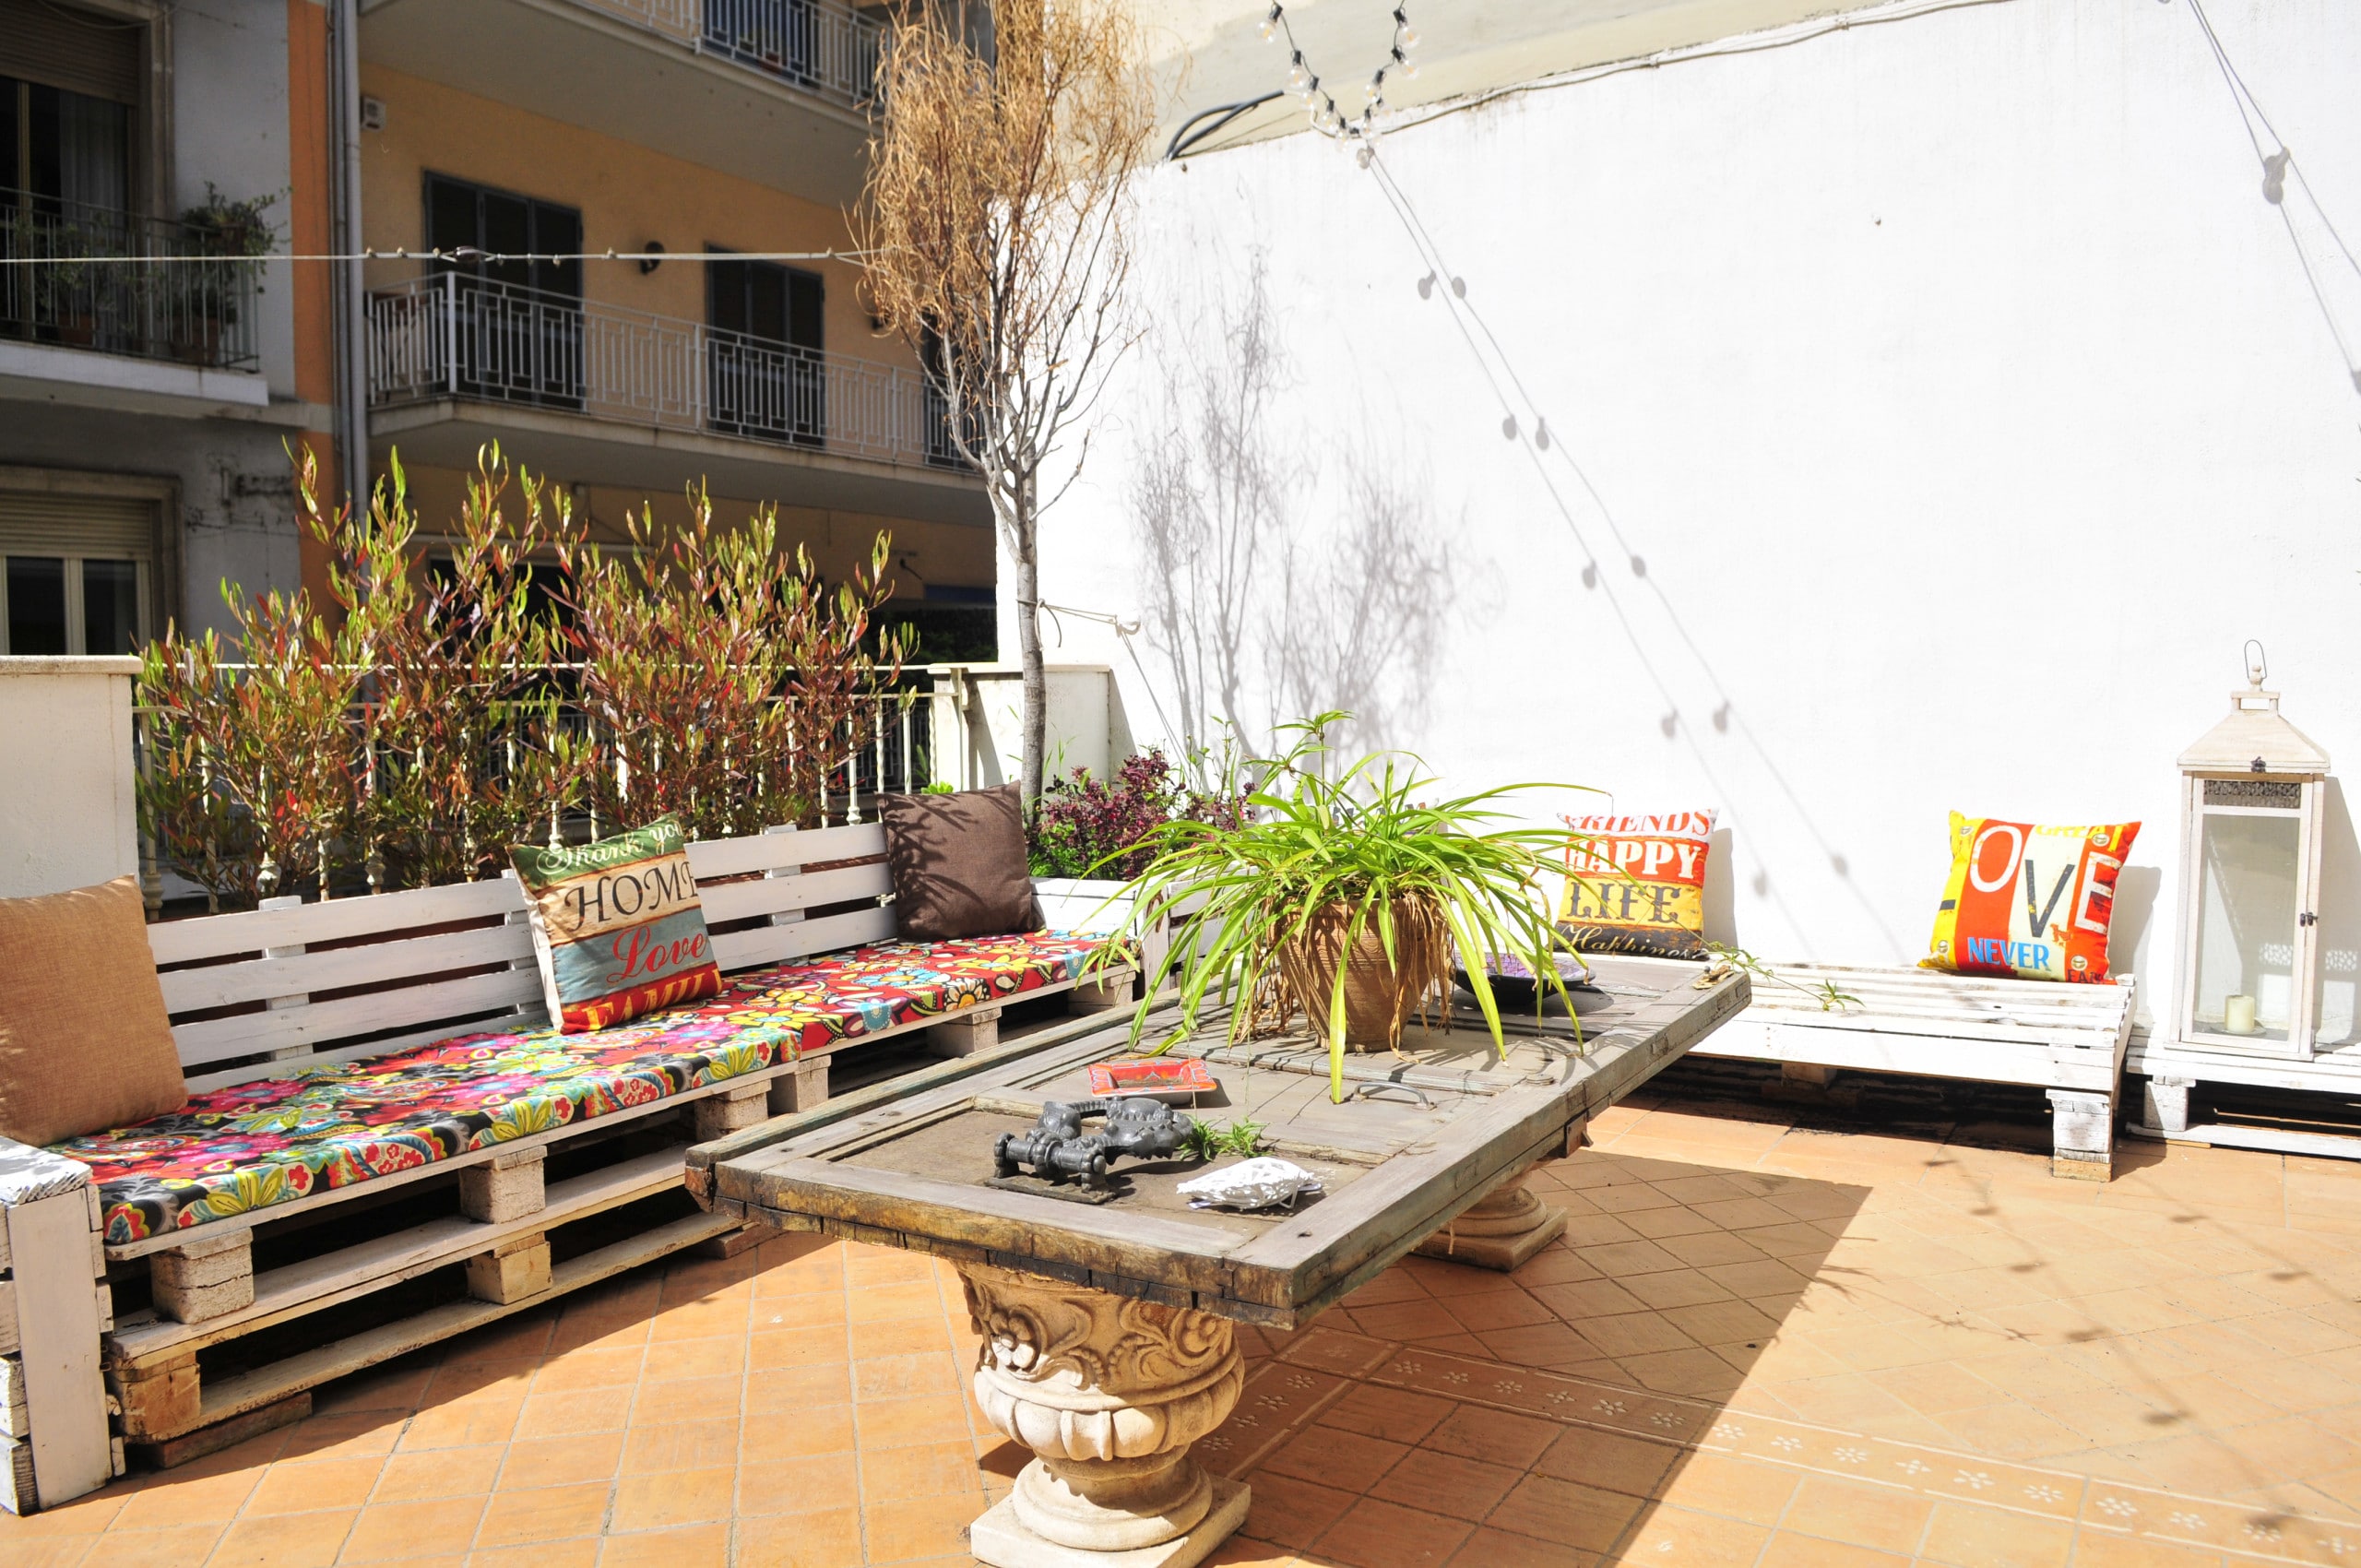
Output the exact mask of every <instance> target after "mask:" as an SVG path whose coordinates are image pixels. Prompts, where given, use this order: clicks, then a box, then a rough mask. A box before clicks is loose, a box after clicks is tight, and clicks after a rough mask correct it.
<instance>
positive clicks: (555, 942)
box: [508, 816, 721, 1034]
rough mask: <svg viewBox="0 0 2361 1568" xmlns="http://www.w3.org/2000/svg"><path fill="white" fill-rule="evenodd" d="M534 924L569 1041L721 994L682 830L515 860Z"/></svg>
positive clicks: (547, 985)
mask: <svg viewBox="0 0 2361 1568" xmlns="http://www.w3.org/2000/svg"><path fill="white" fill-rule="evenodd" d="M508 858H509V860H510V861H512V862H513V863H514V864H515V865H516V878H517V880H518V881H519V882H521V883H523V884H524V885H525V902H526V905H527V907H528V909H529V911H530V913H531V917H532V921H533V947H534V950H535V953H536V956H538V957H539V958H540V968H541V991H542V993H543V995H544V996H545V997H546V998H547V999H548V1002H549V1009H550V1017H551V1020H552V1022H554V1023H555V1024H556V1025H557V1027H558V1029H559V1032H561V1033H563V1034H585V1033H587V1032H588V1031H590V1030H592V1029H603V1028H610V1027H611V1026H612V1025H615V1024H620V1023H623V1022H624V1021H625V1020H627V1019H631V1018H636V1017H638V1016H640V1015H641V1014H643V1013H652V1012H654V1011H656V1010H657V1009H658V1008H659V1007H672V1006H677V1005H678V1004H681V1003H683V1002H694V1001H699V1000H701V999H703V998H705V997H708V996H714V995H718V994H719V992H720V991H721V970H720V969H719V968H718V967H717V966H716V965H715V963H714V960H713V944H712V941H711V940H710V938H708V937H707V935H706V928H705V906H704V904H703V903H701V902H700V901H699V900H698V898H697V885H696V879H695V878H694V877H693V876H691V875H690V874H689V855H688V849H687V845H686V842H685V840H684V839H683V837H682V833H681V825H680V823H679V822H677V821H675V820H674V819H673V818H671V817H669V816H668V817H664V818H661V819H659V820H658V821H656V822H653V823H650V824H649V825H648V826H646V827H643V828H640V829H638V830H636V831H635V832H631V833H620V834H617V835H616V836H615V837H612V838H601V839H599V841H598V842H597V843H595V844H572V845H567V846H565V847H564V848H562V849H535V848H533V847H531V846H530V845H523V844H520V845H517V846H516V847H515V848H513V849H510V850H509V851H508Z"/></svg>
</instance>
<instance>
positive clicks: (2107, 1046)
mask: <svg viewBox="0 0 2361 1568" xmlns="http://www.w3.org/2000/svg"><path fill="white" fill-rule="evenodd" d="M1771 968H1772V969H1773V971H1774V973H1775V974H1777V975H1778V976H1780V977H1781V978H1782V979H1784V980H1788V981H1792V982H1793V984H1792V985H1781V984H1775V983H1771V984H1763V985H1759V986H1757V987H1756V988H1755V991H1754V999H1753V1001H1752V1003H1751V1004H1750V1005H1749V1006H1748V1008H1747V1011H1746V1013H1745V1014H1744V1016H1741V1017H1739V1018H1738V1019H1737V1020H1735V1021H1734V1022H1732V1023H1731V1025H1730V1026H1729V1027H1728V1028H1725V1029H1723V1030H1722V1031H1721V1032H1720V1033H1719V1034H1717V1035H1714V1037H1713V1038H1712V1039H1708V1040H1706V1041H1704V1042H1703V1043H1702V1044H1700V1045H1698V1046H1697V1047H1695V1050H1696V1051H1697V1054H1699V1055H1701V1056H1719V1057H1737V1058H1741V1059H1746V1060H1752V1061H1760V1062H1776V1063H1780V1064H1781V1066H1782V1070H1783V1072H1784V1073H1785V1074H1786V1075H1787V1081H1786V1086H1785V1091H1786V1092H1787V1093H1790V1094H1797V1093H1803V1094H1809V1093H1810V1092H1812V1090H1813V1088H1814V1087H1816V1086H1817V1087H1824V1086H1825V1083H1826V1076H1827V1071H1828V1070H1829V1069H1831V1068H1848V1069H1852V1070H1855V1071H1865V1072H1882V1073H1910V1074H1919V1075H1927V1076H1930V1077H1940V1078H1955V1079H1962V1080H1967V1081H1972V1082H1976V1083H1999V1084H2023V1085H2026V1086H2029V1087H2035V1088H2040V1089H2044V1090H2046V1091H2047V1093H2048V1097H2049V1102H2050V1112H2051V1138H2052V1144H2051V1158H2050V1171H2051V1174H2053V1175H2057V1176H2065V1177H2072V1178H2079V1179H2085V1180H2095V1181H2106V1179H2107V1178H2108V1177H2109V1176H2110V1175H2111V1174H2112V1172H2113V1158H2114V1146H2115V1135H2114V1129H2115V1124H2116V1122H2117V1121H2118V1115H2117V1106H2118V1092H2119V1088H2120V1086H2121V1083H2122V1078H2123V1063H2124V1056H2125V1052H2126V1051H2127V1049H2128V1048H2129V1045H2130V1038H2131V1020H2132V1010H2133V1002H2134V1000H2135V992H2134V989H2133V986H2132V983H2131V981H2130V979H2129V978H2128V977H2127V978H2125V979H2123V980H2119V981H2118V983H2116V984H2113V985H2069V984H2063V983H2053V982H2048V981H2042V980H1996V979H1989V978H1985V977H1980V976H1979V977H1968V976H1959V975H1951V974H1945V973H1942V972H1940V971H1939V970H1933V969H1919V968H1870V967H1867V966H1857V965H1827V964H1774V965H1772V966H1771ZM1821 980H1827V981H1830V982H1832V983H1833V984H1834V985H1835V986H1836V987H1837V989H1838V990H1840V991H1843V992H1847V993H1849V994H1850V995H1852V996H1854V997H1856V998H1857V1001H1856V1002H1855V1003H1853V1004H1846V1005H1844V1006H1840V1007H1823V1006H1822V1005H1821V1001H1820V999H1819V998H1818V997H1816V996H1814V995H1811V994H1809V990H1810V988H1811V987H1813V986H1815V985H1817V984H1818V983H1819V982H1821ZM1797 987H1801V988H1803V989H1801V990H1798V989H1796V988H1797Z"/></svg>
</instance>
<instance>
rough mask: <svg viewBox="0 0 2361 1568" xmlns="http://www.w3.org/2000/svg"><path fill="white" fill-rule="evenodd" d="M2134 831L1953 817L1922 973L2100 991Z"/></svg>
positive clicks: (2124, 825) (2118, 826) (2133, 827)
mask: <svg viewBox="0 0 2361 1568" xmlns="http://www.w3.org/2000/svg"><path fill="white" fill-rule="evenodd" d="M2139 836H2140V825H2139V824H2138V823H2136V822H2111V823H2102V824H2099V825H2097V826H2090V827H2052V826H2042V825H2040V824H2036V823H2030V822H2001V821H1999V820H1998V819H1996V818H1992V817H1970V816H1962V815H1960V814H1959V813H1957V812H1953V813H1952V869H1951V875H1950V877H1949V878H1948V879H1947V880H1946V881H1945V882H1944V884H1943V901H1942V903H1941V904H1940V905H1939V906H1937V909H1936V912H1935V934H1934V940H1933V942H1932V944H1930V946H1931V950H1930V951H1929V952H1928V955H1927V956H1925V957H1924V958H1921V959H1920V960H1918V962H1919V967H1920V968H1928V969H1947V970H1949V971H1950V972H1952V974H1957V975H2004V976H2008V977H2011V978H2012V979H2016V980H2070V981H2079V982H2082V983H2084V984H2095V983H2098V982H2100V981H2103V980H2106V978H2107V968H2106V940H2107V929H2108V927H2109V925H2110V924H2111V923H2112V922H2113V921H2114V919H2115V882H2116V878H2117V877H2118V876H2119V875H2121V874H2122V872H2123V862H2124V861H2125V860H2126V859H2128V858H2129V857H2130V853H2131V841H2132V840H2133V839H2134V838H2137V837H2139Z"/></svg>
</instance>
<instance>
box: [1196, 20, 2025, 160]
mask: <svg viewBox="0 0 2361 1568" xmlns="http://www.w3.org/2000/svg"><path fill="white" fill-rule="evenodd" d="M2015 3H2016V0H1902V3H1900V4H1896V5H1891V6H1880V7H1878V8H1875V9H1871V10H1866V11H1850V12H1845V13H1844V14H1842V15H1840V16H1834V17H1828V18H1821V19H1819V20H1816V21H1811V22H1804V23H1798V24H1797V25H1795V26H1793V27H1788V28H1780V29H1774V30H1765V31H1763V32H1760V33H1753V34H1749V35H1747V36H1745V37H1743V38H1738V39H1732V40H1727V41H1725V42H1714V43H1696V44H1683V45H1679V46H1677V47H1674V48H1670V49H1660V50H1658V51H1656V52H1655V53H1652V54H1641V55H1635V56H1633V57H1632V58H1631V59H1628V60H1613V61H1608V62H1606V63H1604V64H1601V65H1583V66H1577V67H1575V68H1574V69H1572V70H1566V71H1560V72H1557V73H1555V74H1553V75H1550V76H1545V77H1536V78H1534V79H1533V80H1531V81H1524V82H1513V83H1510V84H1508V85H1506V86H1502V87H1496V88H1488V89H1484V90H1483V91H1481V92H1473V93H1468V94H1465V96H1462V97H1457V98H1453V99H1449V100H1446V101H1442V102H1437V103H1430V104H1420V105H1417V106H1415V107H1411V108H1404V109H1395V108H1394V107H1392V106H1391V105H1384V106H1383V107H1382V109H1381V110H1380V112H1379V113H1375V114H1372V115H1369V116H1368V117H1367V128H1359V127H1360V125H1361V122H1360V121H1358V120H1357V121H1354V122H1351V123H1350V124H1351V125H1353V126H1354V127H1355V128H1354V129H1352V130H1350V131H1346V130H1343V129H1339V130H1338V131H1336V132H1335V133H1331V134H1332V135H1335V136H1336V137H1337V138H1338V139H1345V138H1346V137H1347V136H1349V137H1353V138H1355V139H1360V140H1363V141H1365V142H1366V141H1373V140H1375V139H1376V137H1377V134H1378V133H1381V132H1383V133H1391V132H1394V131H1397V130H1409V129H1412V128H1414V127H1416V126H1419V125H1430V124H1431V123H1433V122H1434V121H1436V120H1440V119H1442V118H1443V117H1445V116H1447V115H1451V114H1458V113H1465V112H1466V111H1467V110H1470V109H1479V108H1482V107H1483V106H1484V105H1485V104H1488V103H1496V102H1499V101H1501V100H1502V99H1505V98H1513V97H1518V96H1521V95H1523V94H1525V93H1529V92H1546V91H1548V90H1550V89H1554V88H1566V87H1578V86H1580V85H1582V84H1584V83H1585V82H1594V81H1599V80H1602V79H1604V78H1605V77H1615V76H1621V75H1623V74H1625V73H1626V72H1630V71H1653V70H1655V69H1658V68H1659V67H1661V66H1665V65H1679V64H1682V63H1684V62H1687V61H1691V60H1715V59H1724V58H1727V57H1729V56H1732V55H1738V54H1758V53H1763V52H1764V51H1767V50H1773V49H1786V48H1791V47H1793V46H1794V45H1796V44H1798V43H1809V42H1812V41H1813V40H1815V39H1821V38H1826V37H1828V36H1830V35H1831V34H1834V33H1841V32H1846V31H1849V30H1853V29H1855V28H1865V27H1876V26H1879V25H1880V24H1883V23H1888V22H1901V21H1910V20H1913V19H1915V18H1919V17H1928V16H1934V15H1936V14H1938V13H1940V12H1943V11H1960V10H1967V9H1971V8H1974V7H1976V6H2006V5H2013V4H2015ZM1406 9H1407V7H1406V6H1404V7H1402V8H1397V9H1396V10H1395V12H1394V17H1395V18H1396V20H1395V42H1396V48H1397V50H1398V52H1399V61H1398V64H1397V63H1396V62H1395V61H1394V60H1392V59H1389V61H1388V62H1387V64H1386V65H1384V66H1382V67H1381V68H1380V70H1379V71H1378V73H1377V74H1376V75H1377V77H1384V76H1388V75H1394V76H1402V77H1416V76H1417V75H1418V68H1417V65H1416V64H1415V63H1414V62H1413V61H1411V60H1410V58H1409V46H1408V45H1405V44H1402V43H1401V42H1400V34H1401V32H1402V30H1403V29H1405V28H1406V26H1407V25H1408V24H1407V21H1406V18H1405V12H1406ZM1263 25H1264V37H1265V38H1271V37H1273V36H1274V35H1284V36H1285V37H1286V38H1287V46H1288V49H1289V50H1290V52H1291V53H1294V54H1295V55H1296V57H1297V59H1298V61H1300V59H1301V55H1300V52H1299V51H1297V50H1296V49H1295V39H1294V35H1293V33H1292V32H1289V31H1287V28H1286V13H1285V11H1284V8H1283V7H1282V6H1278V5H1274V6H1272V7H1271V15H1270V16H1269V17H1267V18H1265V19H1264V24H1263ZM1412 41H1413V42H1416V34H1415V33H1413V34H1412ZM1307 75H1308V67H1307ZM1317 79H1318V78H1316V77H1312V78H1311V80H1313V81H1314V82H1316V81H1317ZM1372 83H1373V85H1375V86H1377V87H1378V89H1379V96H1378V97H1377V98H1375V99H1373V100H1372V103H1373V104H1383V99H1382V88H1383V84H1382V82H1380V81H1378V80H1377V79H1376V77H1372ZM1290 90H1294V89H1290ZM1271 96H1275V95H1271ZM1267 101H1269V98H1268V97H1265V98H1262V99H1257V100H1253V101H1251V102H1250V103H1249V104H1248V105H1247V107H1249V108H1252V107H1254V106H1255V105H1257V104H1260V103H1264V102H1267ZM1223 107H1224V108H1225V109H1227V108H1230V107H1235V106H1233V105H1224V106H1223ZM1315 107H1316V106H1315ZM1231 118H1232V119H1234V118H1236V116H1235V115H1233V116H1231ZM1224 124H1225V125H1227V124H1228V122H1227V121H1225V122H1224ZM1220 128H1221V127H1218V126H1217V127H1211V128H1209V129H1208V130H1207V132H1206V133H1205V134H1204V136H1203V137H1193V138H1192V139H1191V140H1190V141H1189V142H1188V143H1186V144H1184V145H1182V146H1181V148H1180V151H1179V153H1178V154H1177V155H1176V156H1181V157H1186V156H1188V155H1189V154H1191V153H1194V152H1219V151H1222V150H1223V149H1225V148H1231V147H1235V146H1238V145H1240V142H1242V141H1244V140H1245V139H1247V138H1248V137H1251V136H1252V135H1253V128H1252V127H1249V128H1247V129H1245V130H1242V131H1240V132H1239V133H1238V134H1237V135H1235V136H1233V137H1228V139H1225V140H1221V141H1215V140H1213V139H1212V137H1213V136H1214V134H1215V133H1216V131H1217V130H1219V129H1220Z"/></svg>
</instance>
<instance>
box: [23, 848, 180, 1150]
mask: <svg viewBox="0 0 2361 1568" xmlns="http://www.w3.org/2000/svg"><path fill="white" fill-rule="evenodd" d="M0 953H5V954H6V955H7V956H8V968H7V973H6V977H5V978H0V1135H6V1136H7V1137H11V1138H14V1139H16V1140H17V1141H18V1143H23V1144H32V1145H34V1146H40V1145H42V1144H53V1143H56V1142H57V1141H58V1140H60V1139H61V1138H72V1137H78V1136H80V1135H81V1134H84V1133H99V1132H104V1131H105V1130H106V1129H107V1128H109V1127H123V1126H128V1125H129V1124H131V1123H134V1122H145V1121H146V1120H147V1119H148V1117H150V1116H159V1115H161V1114H162V1113H163V1112H165V1111H177V1110H179V1109H180V1108H181V1107H182V1106H184V1105H185V1104H187V1103H188V1089H187V1087H186V1086H185V1085H184V1083H183V1082H182V1080H181V1059H180V1055H179V1053H178V1052H177V1051H174V1050H173V1049H172V1020H171V1018H170V1017H169V1016H166V1014H165V1012H164V991H163V988H162V987H161V986H160V985H158V984H157V983H156V960H155V958H154V957H153V956H151V955H150V954H149V952H148V922H147V916H146V913H145V911H144V909H142V907H141V904H140V901H139V884H138V883H137V882H136V881H134V880H133V879H132V878H130V877H127V876H119V877H116V878H115V879H114V880H113V882H109V883H103V884H101V885H99V886H97V887H80V888H77V889H75V890H74V891H73V892H71V893H51V894H47V895H45V896H43V897H38V898H0Z"/></svg>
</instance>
